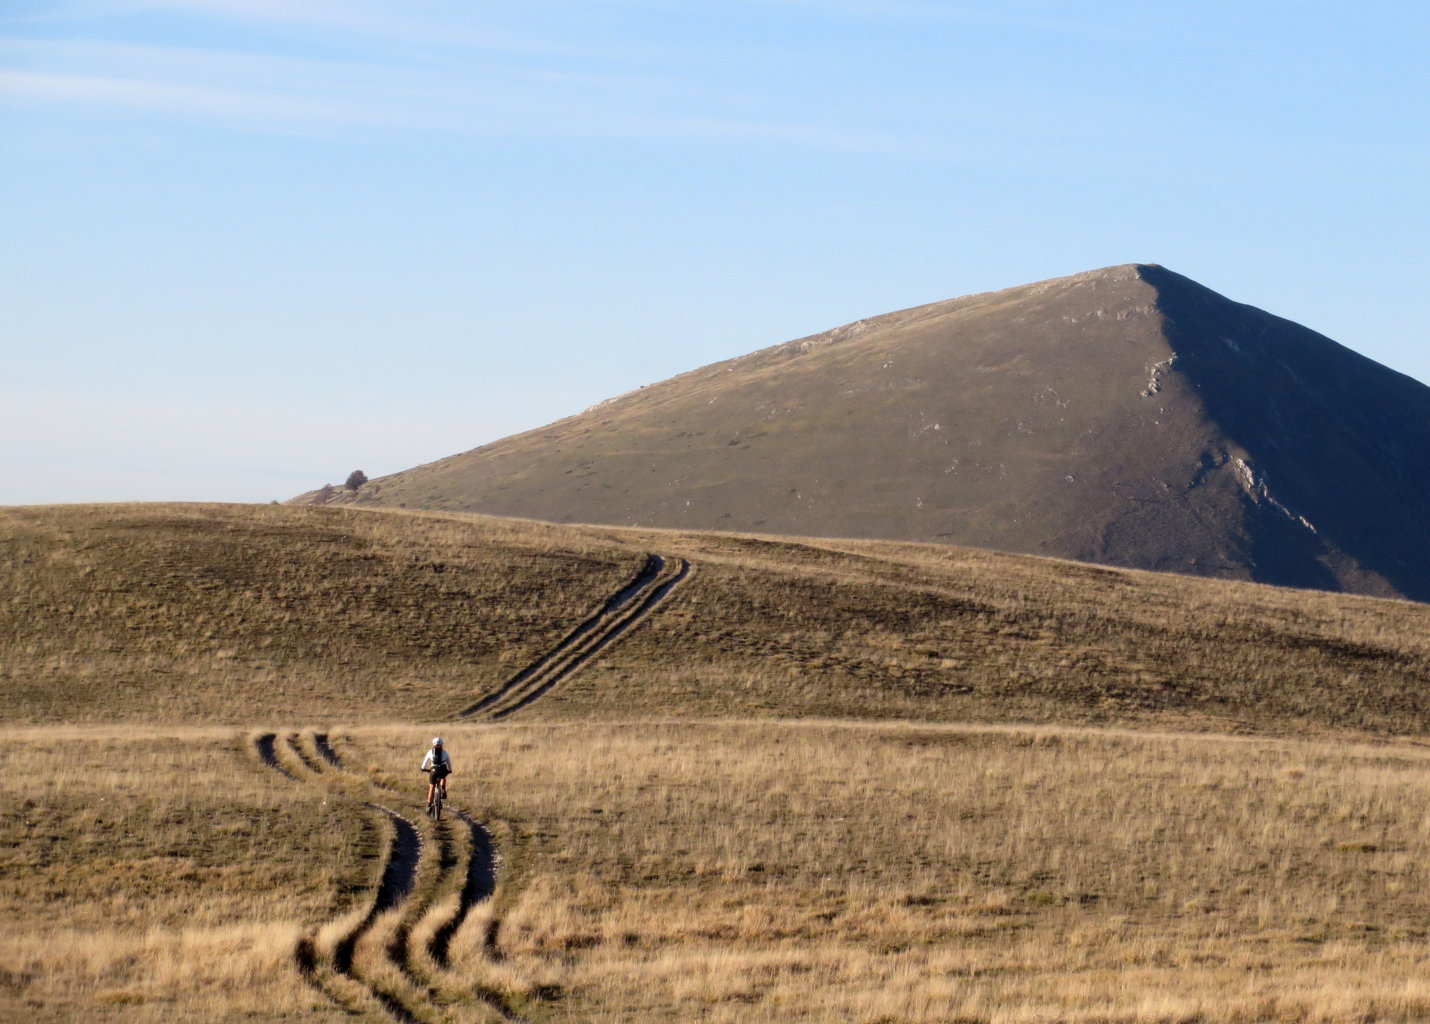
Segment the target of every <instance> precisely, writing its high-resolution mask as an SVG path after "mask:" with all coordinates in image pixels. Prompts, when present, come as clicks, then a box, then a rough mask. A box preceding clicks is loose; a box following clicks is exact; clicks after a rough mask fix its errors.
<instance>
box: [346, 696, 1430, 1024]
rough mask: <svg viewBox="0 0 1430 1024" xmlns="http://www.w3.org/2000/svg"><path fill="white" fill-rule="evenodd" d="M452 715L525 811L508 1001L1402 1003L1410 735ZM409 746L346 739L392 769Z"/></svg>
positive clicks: (486, 803)
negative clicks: (475, 720)
mask: <svg viewBox="0 0 1430 1024" xmlns="http://www.w3.org/2000/svg"><path fill="white" fill-rule="evenodd" d="M452 742H453V745H454V749H455V750H456V751H457V752H458V753H459V756H460V757H461V759H462V760H461V766H469V767H466V771H462V770H461V767H459V775H458V776H456V777H454V780H453V781H454V795H455V796H457V798H458V799H459V800H469V801H471V802H473V803H475V804H477V805H479V806H481V807H483V808H486V813H487V814H489V815H490V816H492V817H494V818H497V819H499V820H501V821H503V822H506V823H507V825H508V827H510V828H511V829H513V830H514V831H515V833H516V834H518V835H521V836H524V837H525V840H524V843H523V844H522V848H523V849H524V851H525V860H524V862H523V863H522V865H521V866H520V868H519V870H516V871H515V872H514V875H513V877H509V878H508V879H507V881H506V883H505V884H506V885H507V886H508V895H507V899H508V901H509V903H510V908H509V910H506V911H504V912H503V913H502V914H501V915H500V916H501V917H502V925H501V930H500V943H501V947H502V950H503V951H504V953H505V955H506V957H507V959H506V961H505V962H504V964H503V971H504V972H505V973H504V976H503V979H502V983H503V984H505V985H507V986H508V987H509V988H510V990H511V991H512V992H513V994H514V996H515V997H516V998H517V999H518V1000H521V999H525V1000H527V1002H526V1003H525V1004H523V1005H525V1007H526V1008H527V1012H530V1013H535V1014H537V1015H538V1016H540V1015H541V1014H542V1013H543V1012H545V1013H547V1014H548V1015H550V1016H552V1017H553V1018H554V1019H564V1015H565V1014H568V1013H569V1014H572V1015H574V1016H575V1017H577V1018H578V1019H593V1020H637V1021H639V1020H676V1019H678V1020H712V1021H725V1020H730V1021H735V1020H739V1021H765V1020H768V1021H776V1020H778V1021H790V1020H810V1021H814V1020H834V1019H838V1020H856V1021H876V1020H887V1021H946V1020H951V1019H967V1020H980V1021H981V1020H987V1021H1015V1020H1127V1021H1182V1020H1193V1019H1200V1020H1228V1021H1241V1020H1245V1021H1253V1020H1308V1021H1309V1020H1337V1021H1341V1020H1416V1019H1423V1017H1424V1016H1425V1015H1426V1014H1427V1013H1430V985H1427V984H1426V983H1425V982H1424V981H1423V978H1424V972H1425V965H1426V960H1427V958H1430V947H1427V945H1426V936H1427V925H1426V922H1427V921H1430V878H1427V877H1426V875H1427V871H1430V868H1427V866H1426V865H1427V863H1430V777H1428V776H1427V774H1426V771H1425V769H1426V766H1427V760H1426V758H1427V755H1426V753H1425V752H1424V751H1422V750H1420V749H1418V748H1411V747H1384V746H1380V747H1377V746H1363V747H1348V746H1342V745H1336V744H1326V743H1308V742H1294V741H1256V742H1251V741H1243V740H1234V739H1226V738H1216V737H1187V736H1168V735H1162V736H1158V735H1135V734H1118V733H1105V732H1093V731H1069V730H1058V729H1043V730H1017V729H970V728H957V727H912V726H903V725H890V726H878V725H856V724H832V723H831V724H820V723H799V724H791V723H764V724H756V723H746V724H739V723H666V724H650V723H647V724H628V725H622V724H607V725H604V726H599V727H596V726H589V725H546V726H540V725H532V726H526V727H501V728H466V729H463V730H461V731H460V732H459V733H458V734H457V735H456V736H455V737H454V739H453V741H452ZM420 743H421V730H419V729H416V728H413V729H406V730H370V731H359V732H356V733H355V734H354V736H353V739H352V741H351V743H350V745H349V747H348V749H349V751H350V755H349V756H354V757H358V756H364V755H366V756H368V757H370V758H371V759H372V760H373V761H374V762H376V763H378V764H379V765H382V766H383V770H384V771H385V772H388V773H391V775H390V778H391V781H392V782H393V783H394V784H396V783H398V782H400V780H401V776H400V775H399V774H398V772H399V771H400V768H401V766H403V765H405V763H406V761H407V760H410V757H411V751H412V750H413V749H416V748H418V747H419V746H420ZM379 777H381V775H380V776H379ZM513 890H515V892H513ZM469 952H470V951H469ZM467 963H468V967H469V969H470V970H471V971H472V972H473V973H474V974H478V975H481V974H483V972H484V971H488V970H489V969H488V968H487V967H486V966H484V964H483V963H482V962H481V960H480V958H475V957H472V958H471V959H469V961H468V962H467ZM483 976H487V975H483Z"/></svg>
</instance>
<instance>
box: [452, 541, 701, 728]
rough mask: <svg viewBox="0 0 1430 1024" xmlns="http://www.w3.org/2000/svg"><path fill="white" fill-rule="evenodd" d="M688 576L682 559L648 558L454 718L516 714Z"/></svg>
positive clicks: (495, 717) (632, 624)
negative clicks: (580, 619) (595, 607)
mask: <svg viewBox="0 0 1430 1024" xmlns="http://www.w3.org/2000/svg"><path fill="white" fill-rule="evenodd" d="M689 575H690V563H689V562H688V561H686V560H685V559H684V558H667V557H666V556H664V555H657V554H647V555H646V560H645V565H643V566H642V567H641V570H640V572H638V573H637V574H636V576H635V578H634V579H633V580H631V582H630V583H628V584H626V586H625V587H623V588H622V589H621V590H620V591H618V592H617V593H615V594H613V595H612V596H611V597H610V598H609V599H608V600H607V601H606V603H605V604H603V605H602V606H601V607H600V609H598V610H597V611H596V612H595V613H593V614H592V615H591V616H590V617H589V618H587V619H586V620H585V621H584V622H582V623H581V624H580V625H578V626H577V627H576V628H575V629H573V630H572V631H571V632H570V633H567V634H566V636H565V637H563V638H562V640H561V642H560V643H558V644H557V645H556V646H555V647H553V648H552V649H551V650H549V651H547V652H546V653H545V654H543V655H542V656H541V657H540V658H537V659H536V660H535V661H534V662H532V663H531V664H530V665H528V666H527V667H526V668H524V669H522V670H521V671H520V672H518V673H517V674H516V675H514V676H512V677H511V678H510V679H508V680H507V681H506V682H505V683H503V684H502V685H501V686H500V687H498V688H497V689H495V690H493V691H492V692H491V693H488V694H486V695H485V696H484V697H482V698H481V699H480V700H478V701H477V702H476V703H474V704H472V705H470V706H468V707H466V708H463V709H462V710H461V711H459V712H457V714H456V715H455V717H457V718H472V717H474V716H478V715H480V716H482V717H485V718H490V719H493V720H497V721H500V720H501V719H503V718H506V717H507V716H508V715H511V714H513V713H515V712H517V711H520V710H521V709H522V708H524V707H526V706H527V705H528V704H530V703H531V702H532V701H534V700H536V699H537V698H538V697H540V696H541V695H542V694H544V693H546V692H547V691H548V690H550V689H551V688H552V687H553V686H555V685H556V684H557V683H559V682H561V681H562V680H563V679H566V678H568V677H569V676H571V675H572V674H573V673H574V672H576V670H577V669H579V668H581V666H583V665H585V664H586V663H587V662H589V661H590V660H591V659H592V658H594V657H595V656H596V655H597V654H599V653H600V652H601V651H602V650H604V649H605V648H606V647H608V646H610V645H611V644H612V643H614V642H615V641H616V640H618V639H619V638H620V637H621V636H623V635H624V634H625V633H627V632H628V631H630V630H631V629H632V628H634V627H635V626H637V625H638V624H640V623H641V622H643V621H644V620H645V619H646V617H647V616H649V615H650V614H651V612H653V611H654V610H655V609H656V607H657V606H658V605H660V604H661V603H662V602H663V601H664V600H665V599H666V598H667V597H669V596H670V592H671V591H672V590H674V589H675V588H676V587H677V586H678V585H680V584H681V583H682V582H684V581H685V579H686V577H688V576H689Z"/></svg>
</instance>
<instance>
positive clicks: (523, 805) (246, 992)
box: [0, 505, 1430, 1024]
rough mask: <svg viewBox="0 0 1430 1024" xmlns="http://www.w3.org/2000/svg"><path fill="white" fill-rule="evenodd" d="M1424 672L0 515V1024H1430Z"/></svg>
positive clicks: (951, 610) (1032, 621) (874, 546)
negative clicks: (431, 754)
mask: <svg viewBox="0 0 1430 1024" xmlns="http://www.w3.org/2000/svg"><path fill="white" fill-rule="evenodd" d="M651 553H658V554H662V555H663V556H664V557H663V558H660V559H653V558H651V557H650V555H651ZM1427 627H1430V607H1427V606H1425V605H1420V604H1415V603H1411V602H1405V601H1393V600H1382V599H1375V598H1365V597H1354V596H1346V595H1336V594H1327V593H1317V592H1307V591H1293V590H1287V589H1280V588H1272V587H1266V586H1262V585H1259V584H1251V583H1241V582H1228V581H1217V580H1207V579H1199V578H1195V577H1188V576H1178V575H1173V574H1156V573H1146V572H1141V571H1135V570H1124V569H1105V568H1098V567H1092V566H1088V565H1082V564H1076V563H1070V562H1063V561H1053V560H1048V559H1040V558H1035V557H1029V556H1018V555H1006V554H996V553H991V552H987V551H981V550H972V549H961V548H954V547H949V546H943V545H912V544H896V543H890V542H878V541H839V542H833V541H799V540H791V539H780V538H772V537H756V536H742V535H735V534H717V533H710V534H700V533H694V532H674V531H655V530H633V529H620V528H606V527H569V526H566V527H564V526H554V525H550V524H543V523H534V522H521V521H513V520H497V519H491V518H485V517H474V516H462V515H444V514H433V513H420V514H412V513H376V512H358V511H354V510H350V509H309V508H290V507H278V506H257V507H239V506H192V505H167V506H142V505H128V506H94V507H65V508H29V509H24V508H22V509H0V722H3V728H0V765H3V766H4V768H5V771H3V772H0V1018H3V1019H6V1020H9V1019H24V1020H28V1021H34V1022H36V1024H46V1022H49V1021H55V1022H60V1021H72V1020H96V1021H99V1020H106V1021H107V1020H114V1021H125V1022H129V1024H151V1022H152V1024H158V1022H160V1021H163V1022H169V1021H173V1020H219V1019H223V1020H229V1019H240V1018H241V1019H244V1020H248V1021H254V1022H271V1024H286V1022H289V1021H295V1020H302V1021H338V1020H344V1019H353V1018H354V1017H355V1016H359V1015H361V1016H363V1017H364V1019H370V1020H392V1021H400V1022H403V1021H413V1020H423V1021H426V1020H439V1019H440V1020H454V1021H472V1022H474V1024H475V1022H479V1021H492V1020H529V1021H532V1022H540V1021H554V1020H573V1019H574V1020H587V1019H591V1020H595V1019H610V1020H615V1019H621V1020H628V1021H632V1022H638V1024H644V1022H656V1021H669V1020H708V1021H712V1022H716V1021H742V1022H745V1021H754V1022H766V1021H767V1022H770V1024H773V1022H776V1021H779V1022H781V1024H784V1022H790V1021H795V1022H810V1024H813V1022H816V1021H827V1020H858V1021H878V1020H899V1021H909V1022H915V1021H917V1022H929V1024H934V1022H946V1021H949V1020H951V1019H952V1020H960V1021H966V1022H969V1024H975V1022H976V1024H997V1022H1006V1021H1010V1020H1021V1021H1120V1022H1127V1024H1168V1022H1172V1021H1179V1022H1180V1021H1262V1020H1284V1021H1307V1022H1309V1021H1367V1020H1375V1021H1385V1022H1405V1024H1409V1022H1412V1021H1420V1020H1424V1019H1425V1018H1426V1016H1427V1013H1430V995H1427V989H1426V986H1425V985H1424V983H1423V980H1422V979H1423V975H1424V935H1425V929H1424V921H1425V919H1426V916H1427V914H1430V867H1427V865H1430V830H1427V829H1426V828H1425V827H1424V823H1425V822H1426V821H1430V773H1427V772H1426V766H1427V760H1430V754H1427V751H1426V749H1425V746H1424V743H1423V741H1422V740H1421V739H1420V738H1419V737H1420V736H1423V735H1424V734H1425V732H1426V729H1427V726H1430V700H1427V695H1426V691H1425V686H1424V680H1425V678H1426V672H1427V669H1430V640H1427V637H1430V632H1428V631H1427ZM603 643H604V644H605V646H601V644H603ZM583 653H588V654H590V657H589V658H588V659H587V660H586V661H585V662H584V663H582V664H579V665H578V664H577V662H578V661H579V660H580V658H581V656H582V654H583ZM573 665H575V666H576V668H577V671H575V672H574V673H572V672H566V673H565V674H562V673H561V672H557V674H556V675H555V676H554V677H553V676H550V675H539V676H532V677H529V678H528V675H527V669H528V668H530V667H533V666H535V667H538V668H541V669H542V672H545V668H544V666H564V667H566V668H569V667H571V666H573ZM536 678H540V679H542V680H545V681H547V682H550V681H551V680H552V679H553V678H554V680H555V681H554V684H553V685H552V686H551V687H550V688H548V689H546V690H544V691H542V692H540V693H539V694H538V699H536V700H534V701H532V702H526V703H520V705H519V706H517V704H511V703H501V702H500V701H499V702H497V703H496V704H484V703H482V702H481V701H477V702H475V703H474V702H473V698H474V697H475V696H479V695H481V694H488V695H490V694H494V693H508V696H511V693H512V692H520V691H521V687H523V686H525V685H526V683H525V682H522V680H526V681H528V682H529V681H531V679H536ZM509 684H516V687H517V689H516V691H511V692H508V686H509ZM504 699H505V698H504ZM518 703H519V702H518ZM503 707H510V708H514V709H515V710H514V711H513V714H514V716H515V717H510V716H502V717H500V718H499V719H498V720H499V722H500V724H494V723H493V721H492V720H491V719H492V716H488V715H487V712H488V711H493V710H496V711H499V710H500V709H501V708H503ZM469 711H470V712H472V714H467V712H469ZM444 716H451V717H455V718H459V719H461V720H460V721H447V720H444V721H443V723H442V724H441V725H440V726H435V727H434V725H433V724H432V721H433V720H434V719H443V718H444ZM796 716H798V717H796ZM816 716H824V717H816ZM836 716H838V717H836ZM841 719H842V720H841ZM861 719H862V720H861ZM872 719H884V721H873V720H872ZM900 719H902V720H900ZM1029 722H1033V723H1038V724H1033V725H1029V724H1010V723H1029ZM72 723H75V724H72ZM218 723H228V725H227V727H224V726H223V725H221V724H218ZM1099 724H1102V725H1122V724H1131V725H1137V726H1142V727H1144V728H1142V729H1136V730H1134V729H1124V728H1117V729H1099V728H1088V727H1086V726H1088V725H1099ZM434 728H438V729H440V731H441V732H442V733H443V734H444V735H445V736H447V737H448V742H449V745H450V746H452V747H453V748H454V754H455V755H456V756H457V757H458V758H459V768H458V773H457V774H456V775H455V776H454V777H453V791H452V797H453V801H452V803H451V804H450V805H449V809H455V810H456V812H457V814H456V815H455V816H449V817H448V818H447V819H445V820H443V821H440V822H438V821H432V820H430V819H428V818H424V817H423V816H422V806H421V800H422V796H423V794H424V793H425V785H424V780H422V779H421V778H420V777H419V776H417V775H416V773H415V772H414V770H413V769H414V767H415V764H416V761H417V758H418V757H419V756H420V751H421V750H422V749H423V748H424V746H425V744H426V742H427V740H428V738H429V737H430V736H431V735H432V730H433V729H434ZM1190 730H1196V732H1195V733H1194V732H1192V731H1190ZM1253 731H1254V732H1256V733H1259V734H1261V735H1258V736H1257V737H1256V738H1255V739H1254V740H1253V741H1248V740H1246V739H1242V738H1237V737H1232V736H1226V735H1217V734H1218V733H1226V732H1253ZM1307 733H1312V734H1319V735H1306V734H1307ZM1356 733H1359V734H1360V738H1363V739H1367V740H1368V741H1367V742H1363V743H1362V742H1355V740H1356V739H1357V737H1356V736H1355V735H1354V734H1356ZM1404 733H1410V734H1412V735H1409V736H1404V735H1394V734H1404ZM1266 734H1280V735H1278V736H1274V737H1273V736H1267V735H1266ZM1387 734H1391V735H1387ZM1416 734H1418V735H1416Z"/></svg>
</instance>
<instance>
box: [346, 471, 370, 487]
mask: <svg viewBox="0 0 1430 1024" xmlns="http://www.w3.org/2000/svg"><path fill="white" fill-rule="evenodd" d="M365 483H367V474H366V473H364V472H363V471H362V470H360V469H355V470H353V471H352V472H351V473H349V474H348V479H347V482H346V483H345V484H343V486H344V487H346V488H347V489H348V490H350V491H355V490H357V489H358V488H359V487H361V486H362V485H363V484H365Z"/></svg>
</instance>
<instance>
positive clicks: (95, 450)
mask: <svg viewBox="0 0 1430 1024" xmlns="http://www.w3.org/2000/svg"><path fill="white" fill-rule="evenodd" d="M1427 55H1430V4H1426V3H1424V2H1423V0H1405V2H1379V0H1362V2H1357V3H1348V2H1344V0H1235V2H1224V0H1185V2H1184V0H1139V2H1127V0H1097V2H1085V0H970V2H947V3H944V2H936V0H828V2H820V0H680V2H677V0H4V2H3V3H0V504H39V503H51V502H79V501H130V500H205V501H207V500H216V501H255V502H266V501H270V500H275V499H278V500H281V499H286V498H288V497H291V496H293V495H295V494H298V493H300V492H302V491H306V490H310V489H312V488H314V487H317V486H320V485H321V484H323V483H325V482H331V483H334V484H341V483H342V481H343V480H344V479H345V478H346V477H347V475H348V473H349V472H351V471H352V470H353V469H362V470H363V471H365V472H366V473H367V475H368V476H378V475H381V474H383V473H388V472H393V471H396V470H399V469H405V468H408V467H411V466H414V465H417V464H419V463H423V462H428V461H432V460H433V459H437V458H441V457H443V456H446V455H450V454H453V453H456V452H459V451H465V450H468V449H471V448H473V447H476V446H477V445H480V444H483V443H486V442H489V441H493V440H496V439H498V438H500V437H504V436H506V435H509V434H513V433H517V432H519V431H522V430H526V429H531V428H534V427H537V426H541V425H543V424H545V423H548V422H551V421H552V420H555V419H558V418H560V417H562V416H565V415H568V414H571V413H575V412H579V411H580V410H582V409H584V408H586V407H587V406H589V405H592V404H594V403H596V402H598V401H601V400H602V399H605V398H609V397H611V396H613V395H616V394H620V393H622V392H625V391H629V390H631V389H634V388H636V387H638V386H640V385H642V384H647V383H651V382H654V381H657V380H662V379H664V378H666V377H669V376H672V375H674V374H676V373H680V372H683V371H685V370H690V369H694V368H696V367H698V366H702V365H704V364H707V363H710V362H714V361H716V360H719V359H725V358H729V357H732V356H736V355H742V354H744V353H747V352H751V351H754V350H756V349H759V348H763V347H765V346H767V345H773V344H777V343H779V342H782V341H786V340H789V339H792V338H797V337H801V336H804V335H807V334H812V333H815V332H817V331H821V330H825V329H828V328H830V327H834V326H837V325H839V324H843V323H846V322H849V321H852V320H856V319H859V318H861V317H865V316H872V315H876V314H879V313H883V312H888V311H890V310H894V309H901V308H905V307H908V306H914V305H919V304H921V303H925V302H933V301H937V300H940V299H947V298H952V297H954V296H957V295H963V294H968V293H972V292H979V291H987V290H992V289H997V288H1004V287H1012V286H1014V285H1019V284H1024V283H1027V282H1030V281H1037V280H1042V279H1045V278H1049V277H1056V276H1061V275H1064V274H1071V273H1077V272H1079V271H1083V270H1090V269H1094V268H1097V267H1103V266H1110V265H1114V264H1122V263H1130V262H1147V263H1161V264H1163V265H1164V266H1167V267H1169V268H1171V269H1172V270H1175V271H1177V272H1179V273H1182V274H1185V275H1186V276H1188V277H1191V278H1193V279H1195V280H1197V281H1200V282H1201V283H1202V284H1205V285H1207V286H1208V287H1211V288H1213V289H1215V290H1217V291H1219V292H1221V293H1222V294H1224V295H1227V296H1228V297H1230V298H1233V299H1236V300H1238V301H1242V302H1249V303H1251V304H1253V305H1256V306H1259V307H1261V308H1263V309H1267V310H1269V311H1271V312H1273V313H1276V314H1278V315H1280V316H1284V317H1287V318H1289V319H1292V320H1295V321H1297V322H1299V323H1302V324H1305V325H1306V326H1308V327H1311V328H1313V329H1314V330H1317V331H1320V332H1321V333H1323V334H1326V335H1328V336H1330V337H1332V338H1334V339H1335V340H1337V341H1339V342H1341V343H1342V344H1344V345H1347V346H1349V347H1351V348H1353V349H1355V350H1356V351H1359V352H1361V353H1363V354H1365V355H1367V356H1369V357H1371V358H1372V359H1375V360H1377V361H1379V362H1381V363H1384V364H1386V365H1387V366H1390V367H1392V368H1393V369H1396V370H1399V371H1400V372H1402V373H1406V374H1409V375H1410V376H1412V377H1415V378H1417V379H1418V380H1421V381H1424V382H1430V346H1427V345H1426V344H1425V342H1426V341H1427V338H1426V332H1425V329H1424V319H1423V315H1422V308H1423V306H1424V305H1425V302H1426V299H1427V297H1430V287H1427V270H1430V267H1427V259H1426V255H1427V248H1430V198H1427V197H1430V188H1427V187H1426V186H1427V181H1430V59H1427Z"/></svg>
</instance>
